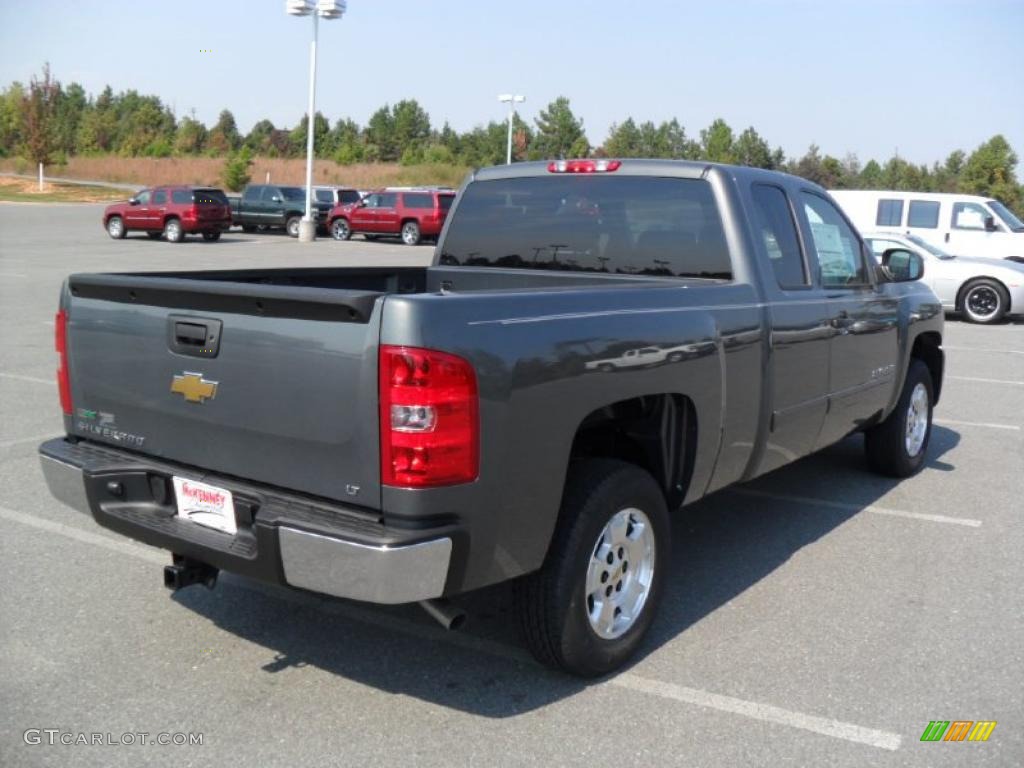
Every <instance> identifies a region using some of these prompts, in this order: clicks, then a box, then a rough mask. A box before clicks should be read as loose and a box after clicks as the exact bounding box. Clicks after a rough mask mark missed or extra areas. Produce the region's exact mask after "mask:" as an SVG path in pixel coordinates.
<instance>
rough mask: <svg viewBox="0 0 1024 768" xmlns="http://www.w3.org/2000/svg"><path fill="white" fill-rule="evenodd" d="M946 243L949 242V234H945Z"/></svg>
mask: <svg viewBox="0 0 1024 768" xmlns="http://www.w3.org/2000/svg"><path fill="white" fill-rule="evenodd" d="M946 242H947V243H948V242H949V232H947V233H946Z"/></svg>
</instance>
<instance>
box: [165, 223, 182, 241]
mask: <svg viewBox="0 0 1024 768" xmlns="http://www.w3.org/2000/svg"><path fill="white" fill-rule="evenodd" d="M164 237H166V238H167V242H168V243H180V242H181V241H182V240H184V239H185V230H183V229H182V228H181V222H180V221H178V220H177V219H168V220H167V221H166V222H165V223H164Z"/></svg>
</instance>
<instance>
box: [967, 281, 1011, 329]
mask: <svg viewBox="0 0 1024 768" xmlns="http://www.w3.org/2000/svg"><path fill="white" fill-rule="evenodd" d="M960 306H961V309H962V310H963V313H964V317H965V318H966V319H967V320H968V321H969V322H972V323H981V324H984V325H988V324H991V323H998V322H999V321H1000V320H1002V319H1003V316H1004V315H1005V314H1006V312H1007V310H1008V309H1009V308H1010V297H1009V295H1008V294H1007V293H1006V289H1005V288H1004V287H1003V285H1002V283H999V282H997V281H996V280H989V279H988V278H982V279H980V280H972V281H971V282H969V283H968V284H967V287H966V288H964V292H963V298H962V299H961V300H960Z"/></svg>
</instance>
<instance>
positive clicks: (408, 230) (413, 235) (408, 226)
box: [402, 221, 420, 245]
mask: <svg viewBox="0 0 1024 768" xmlns="http://www.w3.org/2000/svg"><path fill="white" fill-rule="evenodd" d="M402 242H403V243H405V244H406V245H419V242H420V225H419V224H417V223H416V222H415V221H407V222H405V224H403V225H402Z"/></svg>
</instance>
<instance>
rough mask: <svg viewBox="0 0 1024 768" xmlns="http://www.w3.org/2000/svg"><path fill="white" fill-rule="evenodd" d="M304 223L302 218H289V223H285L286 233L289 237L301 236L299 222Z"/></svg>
mask: <svg viewBox="0 0 1024 768" xmlns="http://www.w3.org/2000/svg"><path fill="white" fill-rule="evenodd" d="M300 221H302V217H301V216H289V217H288V221H286V222H285V223H284V231H285V232H287V233H288V237H298V236H299V222H300Z"/></svg>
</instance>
